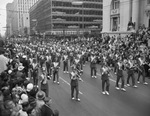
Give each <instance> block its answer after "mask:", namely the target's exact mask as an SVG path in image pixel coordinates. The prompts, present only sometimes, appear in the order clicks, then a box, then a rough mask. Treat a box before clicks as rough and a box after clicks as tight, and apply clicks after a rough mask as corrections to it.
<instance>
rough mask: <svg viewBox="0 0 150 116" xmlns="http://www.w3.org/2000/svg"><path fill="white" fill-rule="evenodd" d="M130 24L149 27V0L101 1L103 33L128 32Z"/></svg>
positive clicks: (135, 28)
mask: <svg viewBox="0 0 150 116" xmlns="http://www.w3.org/2000/svg"><path fill="white" fill-rule="evenodd" d="M130 23H131V24H133V26H134V27H133V28H134V30H137V29H138V28H139V26H142V25H145V27H150V0H104V1H103V32H114V33H115V32H119V33H120V32H128V31H129V29H128V27H129V25H130Z"/></svg>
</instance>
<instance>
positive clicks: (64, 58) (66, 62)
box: [63, 53, 69, 73]
mask: <svg viewBox="0 0 150 116" xmlns="http://www.w3.org/2000/svg"><path fill="white" fill-rule="evenodd" d="M63 65H64V67H63V71H64V73H69V72H68V55H67V53H64V56H63Z"/></svg>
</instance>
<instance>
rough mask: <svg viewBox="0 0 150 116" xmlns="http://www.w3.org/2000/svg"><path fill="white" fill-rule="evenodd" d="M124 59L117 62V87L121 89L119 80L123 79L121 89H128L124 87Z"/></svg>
mask: <svg viewBox="0 0 150 116" xmlns="http://www.w3.org/2000/svg"><path fill="white" fill-rule="evenodd" d="M123 67H124V64H123V61H122V60H121V59H119V61H118V62H117V67H116V75H117V80H116V89H117V90H119V89H120V88H119V80H120V79H121V81H122V82H121V90H122V91H126V89H125V88H124V74H123Z"/></svg>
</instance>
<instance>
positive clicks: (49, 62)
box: [46, 54, 52, 79]
mask: <svg viewBox="0 0 150 116" xmlns="http://www.w3.org/2000/svg"><path fill="white" fill-rule="evenodd" d="M51 67H52V58H51V55H50V54H47V56H46V69H47V78H48V79H51V77H52V69H51Z"/></svg>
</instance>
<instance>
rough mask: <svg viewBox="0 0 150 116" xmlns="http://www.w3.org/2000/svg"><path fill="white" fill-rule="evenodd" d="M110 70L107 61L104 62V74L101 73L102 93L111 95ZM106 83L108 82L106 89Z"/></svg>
mask: <svg viewBox="0 0 150 116" xmlns="http://www.w3.org/2000/svg"><path fill="white" fill-rule="evenodd" d="M109 72H110V68H109V67H108V66H107V64H106V63H104V64H103V66H102V74H101V79H102V94H106V95H109V86H110V84H109V76H110V75H109ZM105 84H106V91H105Z"/></svg>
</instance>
